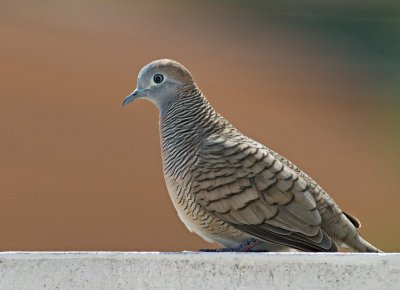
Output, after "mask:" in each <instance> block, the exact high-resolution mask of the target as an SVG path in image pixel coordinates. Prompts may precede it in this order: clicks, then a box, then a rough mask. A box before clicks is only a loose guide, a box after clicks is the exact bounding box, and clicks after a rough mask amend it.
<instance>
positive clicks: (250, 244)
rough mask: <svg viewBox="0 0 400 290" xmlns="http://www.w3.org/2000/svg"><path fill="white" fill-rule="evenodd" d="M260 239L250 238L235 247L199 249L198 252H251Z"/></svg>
mask: <svg viewBox="0 0 400 290" xmlns="http://www.w3.org/2000/svg"><path fill="white" fill-rule="evenodd" d="M259 243H261V241H259V240H257V239H254V238H250V239H248V240H246V241H244V242H243V243H241V244H240V245H238V246H237V247H233V248H220V249H200V250H199V252H218V253H221V252H252V251H251V249H253V248H254V247H255V246H257V245H258V244H259Z"/></svg>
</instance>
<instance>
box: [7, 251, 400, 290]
mask: <svg viewBox="0 0 400 290" xmlns="http://www.w3.org/2000/svg"><path fill="white" fill-rule="evenodd" d="M0 289H1V290H14V289H15V290H23V289H96V290H98V289H107V290H112V289H115V290H119V289H213V290H217V289H358V290H361V289H384V290H389V289H400V254H306V253H245V254H237V253H193V252H184V253H156V252H151V253H147V252H3V253H0Z"/></svg>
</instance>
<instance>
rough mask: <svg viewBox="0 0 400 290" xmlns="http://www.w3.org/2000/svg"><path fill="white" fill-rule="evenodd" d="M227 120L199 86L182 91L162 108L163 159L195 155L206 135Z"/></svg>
mask: <svg viewBox="0 0 400 290" xmlns="http://www.w3.org/2000/svg"><path fill="white" fill-rule="evenodd" d="M225 123H227V122H226V121H225V120H224V119H223V118H222V117H221V116H220V115H219V114H218V113H217V112H216V111H215V110H214V109H213V108H212V107H211V105H210V104H209V103H208V101H207V99H206V98H205V97H204V96H203V94H202V93H201V92H200V90H199V89H198V88H197V87H190V88H186V89H185V90H183V91H182V92H181V93H180V94H179V95H177V97H175V98H174V99H173V100H172V101H171V102H170V103H169V104H166V105H165V106H163V107H162V108H161V109H160V135H161V146H162V151H163V157H164V162H166V163H168V160H169V159H170V158H175V157H176V156H179V157H180V158H186V157H187V156H190V155H193V154H195V152H196V149H197V148H199V146H201V143H202V141H203V140H205V138H207V136H209V135H211V134H214V133H216V132H218V131H220V130H223V128H224V126H225Z"/></svg>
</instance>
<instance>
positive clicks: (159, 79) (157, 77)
mask: <svg viewBox="0 0 400 290" xmlns="http://www.w3.org/2000/svg"><path fill="white" fill-rule="evenodd" d="M163 80H164V76H163V75H162V74H156V75H155V76H154V77H153V81H154V82H155V83H156V84H159V83H161V82H162V81H163Z"/></svg>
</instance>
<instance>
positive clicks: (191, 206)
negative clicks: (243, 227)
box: [165, 178, 249, 247]
mask: <svg viewBox="0 0 400 290" xmlns="http://www.w3.org/2000/svg"><path fill="white" fill-rule="evenodd" d="M165 181H166V184H167V189H168V193H169V196H170V198H171V200H172V203H173V204H174V206H175V209H176V211H177V213H178V216H179V218H180V219H181V221H182V222H183V223H184V224H185V226H186V227H187V229H188V230H189V231H190V232H192V233H196V234H197V235H199V236H200V237H201V238H203V239H204V240H205V241H207V242H210V243H218V244H220V245H222V246H224V247H234V246H236V245H237V244H240V243H242V242H243V241H245V240H246V239H248V238H249V236H248V235H246V234H245V233H243V232H242V231H239V230H237V229H235V228H233V227H232V226H230V225H229V224H227V223H226V222H224V221H222V220H220V219H218V218H216V217H214V216H212V215H211V214H209V213H208V212H206V211H205V210H204V209H203V208H202V207H201V206H200V205H199V204H197V203H196V202H195V201H194V200H193V197H191V196H190V195H189V194H185V193H184V192H183V191H182V188H181V187H180V186H182V185H178V184H173V183H172V182H171V181H169V180H168V179H167V178H166V180H165ZM182 195H184V196H182Z"/></svg>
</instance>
